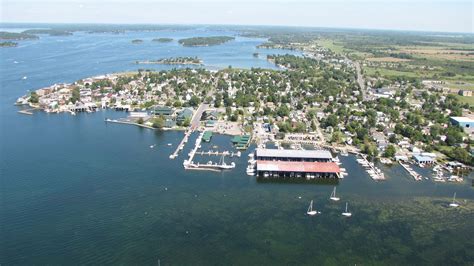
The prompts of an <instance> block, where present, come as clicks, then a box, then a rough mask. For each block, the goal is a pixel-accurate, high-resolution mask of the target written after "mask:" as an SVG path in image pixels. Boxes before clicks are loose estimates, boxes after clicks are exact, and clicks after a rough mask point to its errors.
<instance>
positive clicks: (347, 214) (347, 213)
mask: <svg viewBox="0 0 474 266" xmlns="http://www.w3.org/2000/svg"><path fill="white" fill-rule="evenodd" d="M342 216H346V217H351V216H352V213H350V212H348V211H347V202H346V211H345V212H343V213H342Z"/></svg>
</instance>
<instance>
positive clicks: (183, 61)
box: [135, 56, 202, 65]
mask: <svg viewBox="0 0 474 266" xmlns="http://www.w3.org/2000/svg"><path fill="white" fill-rule="evenodd" d="M135 63H136V64H163V65H202V60H201V59H200V58H198V57H188V56H186V57H170V58H161V59H158V60H146V61H136V62H135Z"/></svg>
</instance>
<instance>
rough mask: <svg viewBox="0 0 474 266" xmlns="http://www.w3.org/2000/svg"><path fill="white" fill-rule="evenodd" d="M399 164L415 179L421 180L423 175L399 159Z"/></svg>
mask: <svg viewBox="0 0 474 266" xmlns="http://www.w3.org/2000/svg"><path fill="white" fill-rule="evenodd" d="M399 163H400V165H401V166H402V167H403V168H404V169H405V170H407V172H408V173H409V174H410V175H411V176H412V177H413V178H414V179H415V180H416V181H421V180H423V177H422V176H421V175H420V174H418V173H417V172H415V171H414V170H413V169H412V168H411V167H410V166H409V165H408V164H404V163H402V162H401V161H399Z"/></svg>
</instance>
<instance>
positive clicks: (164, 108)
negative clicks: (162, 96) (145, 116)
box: [151, 106, 174, 116]
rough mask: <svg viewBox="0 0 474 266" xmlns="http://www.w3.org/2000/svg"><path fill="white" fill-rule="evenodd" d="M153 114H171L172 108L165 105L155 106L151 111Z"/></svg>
mask: <svg viewBox="0 0 474 266" xmlns="http://www.w3.org/2000/svg"><path fill="white" fill-rule="evenodd" d="M151 113H152V114H154V115H162V116H171V115H173V113H174V110H173V108H171V107H167V106H156V107H155V108H153V110H152V111H151Z"/></svg>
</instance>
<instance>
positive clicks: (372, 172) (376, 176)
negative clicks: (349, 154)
mask: <svg viewBox="0 0 474 266" xmlns="http://www.w3.org/2000/svg"><path fill="white" fill-rule="evenodd" d="M360 156H361V158H358V159H357V162H358V163H359V164H360V165H362V166H363V167H364V168H365V169H366V171H367V173H368V174H369V176H370V177H371V178H372V179H373V180H375V181H380V180H385V176H384V174H383V173H382V171H381V170H380V169H378V168H377V167H375V165H374V163H372V162H369V161H368V160H367V158H366V157H365V156H363V155H360Z"/></svg>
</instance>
